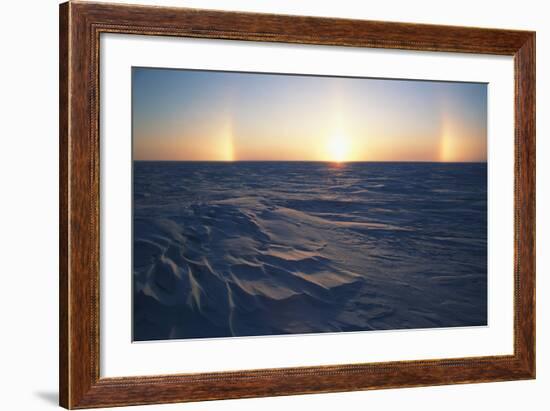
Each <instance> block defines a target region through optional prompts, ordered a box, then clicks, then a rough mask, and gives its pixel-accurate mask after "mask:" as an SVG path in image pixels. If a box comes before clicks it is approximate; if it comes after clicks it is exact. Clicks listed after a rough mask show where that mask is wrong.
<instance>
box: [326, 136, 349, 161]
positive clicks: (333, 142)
mask: <svg viewBox="0 0 550 411" xmlns="http://www.w3.org/2000/svg"><path fill="white" fill-rule="evenodd" d="M349 151H350V149H349V140H348V139H347V138H346V137H344V136H341V135H334V136H332V137H331V138H330V139H329V140H328V143H327V154H328V155H327V157H328V160H329V161H333V162H335V163H343V162H345V161H347V160H349Z"/></svg>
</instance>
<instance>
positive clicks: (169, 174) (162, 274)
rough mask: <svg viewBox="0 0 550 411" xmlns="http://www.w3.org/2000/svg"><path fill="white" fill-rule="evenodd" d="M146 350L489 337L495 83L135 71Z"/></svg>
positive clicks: (139, 281) (141, 320) (138, 251)
mask: <svg viewBox="0 0 550 411" xmlns="http://www.w3.org/2000/svg"><path fill="white" fill-rule="evenodd" d="M132 129H133V131H132V134H133V135H132V145H133V164H132V167H133V172H132V174H133V210H132V213H133V216H132V219H133V273H132V286H133V320H132V321H133V324H132V326H133V338H134V341H153V340H171V339H189V338H219V337H244V336H268V335H285V334H310V333H326V332H331V333H338V332H352V331H354V332H360V331H362V332H368V331H379V330H403V329H422V328H437V327H472V326H485V325H487V84H485V83H467V82H444V81H426V80H401V79H380V78H354V77H335V76H314V75H296V74H269V73H247V72H224V71H205V70H186V69H167V68H147V67H134V68H133V69H132Z"/></svg>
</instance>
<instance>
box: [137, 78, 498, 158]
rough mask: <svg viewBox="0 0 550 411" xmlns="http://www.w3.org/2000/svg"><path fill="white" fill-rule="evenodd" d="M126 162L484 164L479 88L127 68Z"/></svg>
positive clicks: (483, 98)
mask: <svg viewBox="0 0 550 411" xmlns="http://www.w3.org/2000/svg"><path fill="white" fill-rule="evenodd" d="M132 122H133V124H132V129H133V155H134V160H157V161H158V160H171V161H331V162H346V161H435V162H484V161H486V160H487V85H486V84H481V83H459V82H439V81H437V82H436V81H418V80H391V79H370V78H349V77H327V76H306V75H291V74H263V73H240V72H220V71H200V70H180V69H155V68H141V67H134V68H133V69H132Z"/></svg>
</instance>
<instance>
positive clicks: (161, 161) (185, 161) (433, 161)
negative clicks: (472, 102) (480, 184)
mask: <svg viewBox="0 0 550 411" xmlns="http://www.w3.org/2000/svg"><path fill="white" fill-rule="evenodd" d="M132 161H136V162H144V163H147V162H148V163H330V164H345V163H441V164H453V163H455V164H462V163H472V164H479V163H487V160H479V161H437V160H351V161H331V160H141V159H139V160H138V159H132Z"/></svg>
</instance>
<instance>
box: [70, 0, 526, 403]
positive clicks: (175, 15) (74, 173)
mask: <svg viewBox="0 0 550 411" xmlns="http://www.w3.org/2000/svg"><path fill="white" fill-rule="evenodd" d="M101 33H126V34H137V35H156V36H175V37H200V38H209V39H231V40H254V41H271V42H287V43H302V44H317V45H333V46H355V47H369V48H387V49H406V50H421V51H432V52H461V53H483V54H496V55H506V56H513V58H514V71H515V103H514V110H515V182H514V184H515V199H514V201H515V221H514V225H515V240H514V241H515V244H514V250H515V254H514V261H515V263H514V272H515V274H514V287H515V288H514V289H515V295H514V354H513V355H505V356H486V357H473V358H460V359H441V360H422V361H399V362H384V363H372V364H369V363H367V364H353V365H346V364H341V365H335V366H316V367H299V368H283V369H269V370H243V371H238V372H213V373H201V374H178V375H164V376H154V377H124V378H100V372H99V352H100V349H101V347H100V339H99V300H100V295H99V252H100V250H99V244H100V242H99V230H100V221H99V195H100V193H99V167H100V165H99V121H100V118H99V47H100V34H101ZM59 47H60V90H59V92H60V117H59V124H60V259H59V261H60V278H59V285H60V336H59V338H60V347H59V352H60V366H59V370H60V371H59V381H60V382H59V390H60V405H61V406H63V407H66V408H70V409H73V408H91V407H108V406H125V405H137V404H153V403H173V402H184V401H202V400H214V399H224V398H246V397H260V396H274V395H292V394H305V393H321V392H337V391H353V390H367V389H381V388H398V387H414V386H425V385H442V384H462V383H476V382H489V381H505V380H520V379H532V378H535V33H534V32H529V31H515V30H496V29H484V28H466V27H448V26H435V25H422V24H405V23H388V22H378V21H358V20H345V19H331V18H316V17H298V16H280V15H268V14H252V13H231V12H220V11H206V10H195V9H184V8H165V7H149V6H131V5H112V4H98V3H95V4H94V3H88V2H82V3H81V2H69V3H64V4H62V5H61V6H60V43H59Z"/></svg>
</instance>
